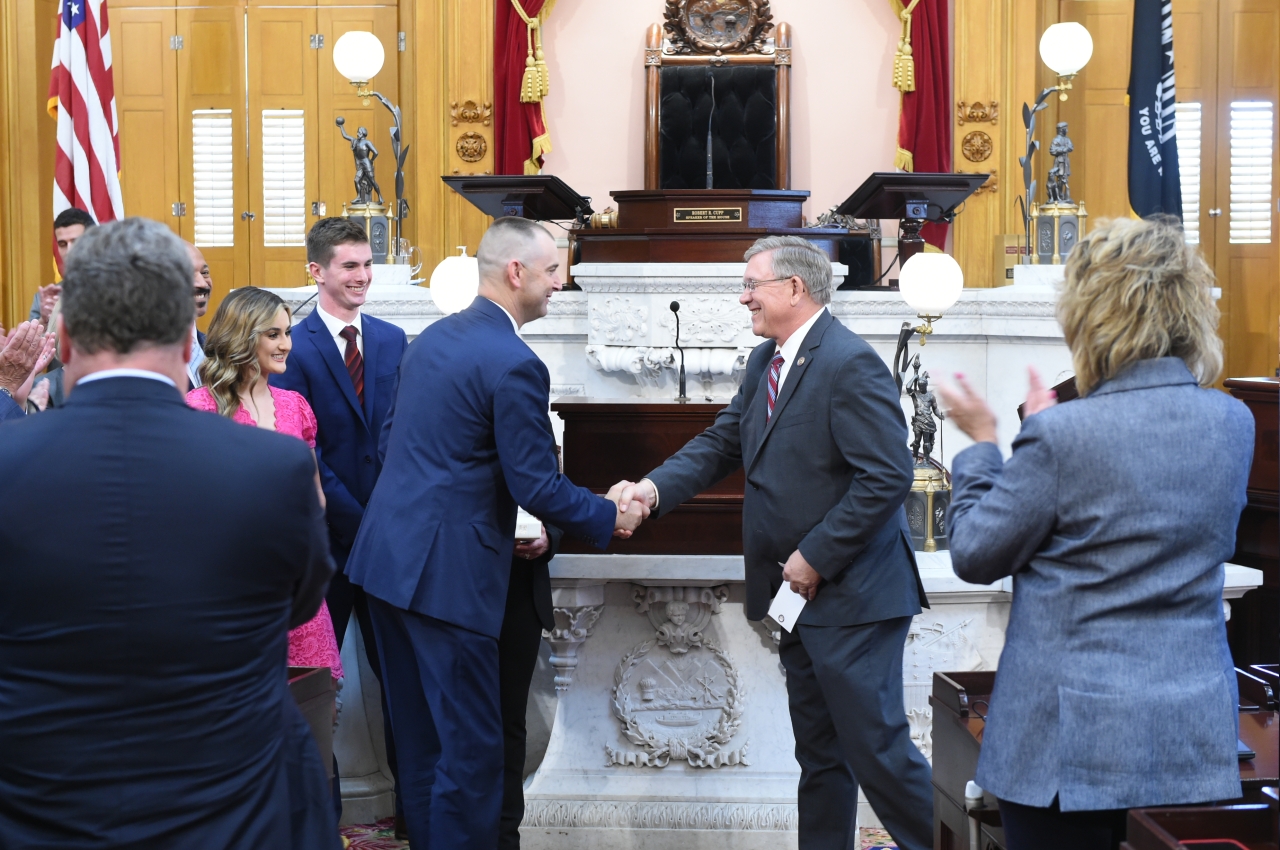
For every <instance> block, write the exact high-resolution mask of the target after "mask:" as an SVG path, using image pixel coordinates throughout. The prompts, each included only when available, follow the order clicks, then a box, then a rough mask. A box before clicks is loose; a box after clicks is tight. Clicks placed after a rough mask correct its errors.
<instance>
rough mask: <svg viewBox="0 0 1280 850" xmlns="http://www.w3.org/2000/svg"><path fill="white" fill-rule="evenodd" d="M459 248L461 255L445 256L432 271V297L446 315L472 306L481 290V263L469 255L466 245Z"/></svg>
mask: <svg viewBox="0 0 1280 850" xmlns="http://www.w3.org/2000/svg"><path fill="white" fill-rule="evenodd" d="M458 250H459V251H461V252H462V253H461V254H460V255H459V256H457V257H445V258H444V259H443V260H441V261H440V265H438V266H436V267H435V270H434V271H432V272H431V299H432V300H433V301H435V302H436V306H437V307H439V308H440V312H441V313H444V314H445V315H446V316H451V315H453V314H454V313H457V312H458V311H459V310H465V309H466V308H467V307H469V306H471V302H472V301H474V300H476V294H477V293H478V292H479V291H480V263H479V262H478V261H477V260H476V258H475V257H469V256H467V246H466V245H459V246H458Z"/></svg>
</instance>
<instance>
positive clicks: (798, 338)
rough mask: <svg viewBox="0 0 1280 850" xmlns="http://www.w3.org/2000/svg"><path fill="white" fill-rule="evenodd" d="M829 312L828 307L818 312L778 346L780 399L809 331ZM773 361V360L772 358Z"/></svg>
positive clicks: (776, 352)
mask: <svg viewBox="0 0 1280 850" xmlns="http://www.w3.org/2000/svg"><path fill="white" fill-rule="evenodd" d="M825 312H827V308H826V307H822V308H821V309H819V310H818V312H816V313H814V314H813V315H812V316H810V317H809V319H808V320H807V321H806V322H805V323H804V324H803V325H801V326H800V327H798V328H796V330H795V333H793V334H792V335H791V336H789V337H787V341H786V342H785V343H783V344H782V345H779V346H778V350H777V351H775V352H774V354H775V355H777V354H781V355H782V368H781V369H780V370H778V398H782V385H783V384H785V383H786V382H787V375H788V374H789V373H790V372H791V364H792V363H794V362H795V359H796V356H797V355H798V354H799V353H800V346H801V345H803V344H804V338H805V337H806V336H808V334H809V331H810V330H811V329H812V328H813V323H814V322H816V321H818V319H819V317H821V316H822V314H823V313H825ZM770 359H772V358H770Z"/></svg>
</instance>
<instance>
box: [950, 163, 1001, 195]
mask: <svg viewBox="0 0 1280 850" xmlns="http://www.w3.org/2000/svg"><path fill="white" fill-rule="evenodd" d="M981 173H982V172H981V171H965V170H964V169H961V168H957V169H956V174H981ZM990 174H991V176H990V177H988V178H987V182H986V183H983V184H982V185H981V186H979V187H978V188H977V189H975V190H974V192H973V197H975V198H976V197H977V196H979V195H981V194H982V193H983V192H990V193H991V194H993V195H994V194H995V193H996V192H997V191H998V190H999V189H1000V181H999V176H1000V175H999V174H998V173H997V171H996V169H994V168H993V169H991V172H990Z"/></svg>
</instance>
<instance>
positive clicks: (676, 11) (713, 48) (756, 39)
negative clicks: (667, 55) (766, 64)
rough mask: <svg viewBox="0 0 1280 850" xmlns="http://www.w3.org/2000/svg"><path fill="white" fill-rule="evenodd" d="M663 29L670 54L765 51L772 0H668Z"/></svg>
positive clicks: (771, 22) (770, 26) (770, 25)
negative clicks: (770, 2) (770, 1)
mask: <svg viewBox="0 0 1280 850" xmlns="http://www.w3.org/2000/svg"><path fill="white" fill-rule="evenodd" d="M662 16H663V19H664V21H663V24H662V28H663V30H665V31H666V34H667V42H668V45H669V52H671V53H685V54H690V53H704V54H705V53H712V54H715V55H716V56H719V55H721V54H724V53H765V52H767V51H766V49H765V48H766V42H767V41H768V39H769V35H770V34H771V33H772V32H773V10H772V9H771V8H770V6H769V0H667V6H666V9H664V10H663V13H662Z"/></svg>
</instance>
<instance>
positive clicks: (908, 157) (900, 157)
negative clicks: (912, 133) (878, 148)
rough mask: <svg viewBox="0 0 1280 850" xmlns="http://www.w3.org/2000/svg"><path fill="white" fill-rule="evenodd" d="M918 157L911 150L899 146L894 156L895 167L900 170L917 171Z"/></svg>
mask: <svg viewBox="0 0 1280 850" xmlns="http://www.w3.org/2000/svg"><path fill="white" fill-rule="evenodd" d="M915 160H916V158H915V155H914V154H912V153H911V151H909V150H906V149H904V148H898V152H897V154H895V155H894V157H893V167H894V168H896V169H898V170H899V171H915V170H916V161H915Z"/></svg>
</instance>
